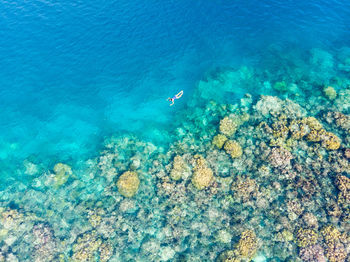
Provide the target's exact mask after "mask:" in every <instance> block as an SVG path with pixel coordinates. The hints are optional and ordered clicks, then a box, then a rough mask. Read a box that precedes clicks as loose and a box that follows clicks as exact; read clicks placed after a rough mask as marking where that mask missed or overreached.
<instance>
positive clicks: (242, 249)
mask: <svg viewBox="0 0 350 262" xmlns="http://www.w3.org/2000/svg"><path fill="white" fill-rule="evenodd" d="M257 250H258V239H257V237H256V235H255V233H254V231H252V230H246V231H244V232H242V234H241V238H240V240H239V242H238V245H237V252H238V254H239V256H241V257H243V258H245V259H252V258H253V257H254V256H255V254H256V251H257Z"/></svg>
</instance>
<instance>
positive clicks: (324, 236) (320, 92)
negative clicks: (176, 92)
mask: <svg viewBox="0 0 350 262" xmlns="http://www.w3.org/2000/svg"><path fill="white" fill-rule="evenodd" d="M285 60H287V61H284V60H283V61H280V62H281V63H285V67H284V68H285V71H283V70H282V69H281V70H282V71H281V72H280V73H279V75H278V76H274V73H273V72H274V71H273V70H272V69H271V71H270V72H269V69H266V70H265V69H264V71H263V72H260V71H259V68H251V67H245V66H242V67H240V68H238V69H237V70H235V69H225V70H223V71H222V72H218V71H215V72H214V73H212V74H209V75H208V76H206V78H205V79H204V80H201V81H200V82H199V84H198V88H197V89H196V90H195V92H194V96H193V97H192V98H191V99H190V100H191V101H189V102H188V105H187V106H186V107H185V108H184V109H183V113H181V114H179V115H181V121H179V122H176V121H175V123H174V132H173V133H171V132H170V133H169V136H170V138H171V139H170V141H171V143H170V144H168V145H166V146H164V145H157V144H154V143H151V142H148V141H144V140H142V139H140V138H139V137H137V136H136V135H132V134H124V135H118V136H114V137H110V138H107V139H106V140H105V143H104V144H103V146H102V149H101V150H100V152H99V154H98V156H97V157H95V158H91V159H88V160H86V161H81V162H80V165H79V166H77V165H74V164H71V163H69V164H70V165H69V166H68V163H65V164H62V163H59V164H56V165H54V168H53V172H52V171H51V168H52V166H51V167H47V169H46V171H43V172H42V174H40V175H37V176H36V177H34V178H33V180H32V181H31V182H30V185H29V186H25V185H23V184H14V185H13V186H10V187H8V188H7V189H6V190H3V191H1V192H0V196H1V202H0V261H45V260H43V259H42V257H44V258H45V259H46V261H216V260H219V261H226V262H228V261H327V260H328V261H347V260H349V259H350V257H349V248H348V247H349V244H350V235H349V232H350V228H349V221H350V220H349V218H350V206H349V203H350V182H349V181H350V115H349V114H350V111H349V110H350V89H349V86H350V80H349V79H348V75H347V74H346V73H347V72H345V73H344V72H343V71H339V72H338V71H337V72H334V70H331V69H333V68H334V66H335V63H337V62H339V63H341V64H342V65H347V64H348V61H341V60H339V59H333V56H332V55H331V54H329V53H327V52H326V51H323V50H320V49H313V50H311V51H310V53H309V57H308V58H307V59H304V60H305V61H304V64H305V65H303V66H305V67H306V68H307V69H308V70H301V69H300V68H290V67H288V66H287V65H289V64H290V63H289V61H288V57H285ZM299 66H301V65H299ZM339 66H340V65H339ZM340 68H344V67H343V66H341V67H340ZM302 69H304V68H302ZM283 74H285V75H284V76H283ZM331 74H337V75H331ZM335 77H336V78H337V81H335V80H334V79H335ZM267 78H268V79H267ZM270 83H274V85H273V86H272V87H271V84H270ZM236 85H238V86H239V88H241V89H243V90H246V91H247V92H249V91H251V93H253V94H246V95H244V96H243V97H241V96H240V97H238V98H239V99H236V100H235V99H234V98H232V97H230V96H229V95H230V94H232V93H234V92H235V90H233V89H234V88H235V87H236ZM325 86H326V87H327V88H325ZM329 87H332V88H333V89H331V88H329ZM210 88H216V90H212V89H210ZM268 88H269V89H268ZM253 89H254V90H255V91H256V90H265V91H266V92H264V95H260V93H258V94H256V92H255V93H254V92H253V91H254V90H253ZM310 89H311V90H312V91H310ZM218 92H222V93H220V94H218V95H217V96H215V94H216V93H218ZM82 162H83V163H82ZM26 166H28V164H26ZM40 170H41V169H40ZM36 172H39V169H37V171H36ZM73 174H74V175H73ZM33 176H35V174H34V173H33ZM40 259H41V260H40Z"/></svg>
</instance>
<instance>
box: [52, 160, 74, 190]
mask: <svg viewBox="0 0 350 262" xmlns="http://www.w3.org/2000/svg"><path fill="white" fill-rule="evenodd" d="M53 171H54V172H55V178H54V180H55V186H57V187H59V186H62V185H63V184H65V183H66V182H67V180H68V178H69V177H70V176H71V175H72V169H71V167H70V166H68V165H66V164H63V163H57V164H56V165H55V166H54V168H53Z"/></svg>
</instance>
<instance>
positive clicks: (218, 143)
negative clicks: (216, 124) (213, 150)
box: [212, 134, 228, 149]
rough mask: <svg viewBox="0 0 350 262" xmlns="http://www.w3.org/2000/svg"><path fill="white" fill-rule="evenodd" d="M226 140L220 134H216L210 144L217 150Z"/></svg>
mask: <svg viewBox="0 0 350 262" xmlns="http://www.w3.org/2000/svg"><path fill="white" fill-rule="evenodd" d="M227 139H228V138H227V137H226V136H224V135H222V134H217V135H216V136H214V138H213V142H212V144H213V145H214V146H216V147H217V148H219V149H221V148H222V147H223V145H224V144H225V142H226V141H227Z"/></svg>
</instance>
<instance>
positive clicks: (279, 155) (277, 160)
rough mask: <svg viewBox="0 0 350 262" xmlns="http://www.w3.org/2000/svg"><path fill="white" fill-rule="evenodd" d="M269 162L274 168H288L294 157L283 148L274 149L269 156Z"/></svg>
mask: <svg viewBox="0 0 350 262" xmlns="http://www.w3.org/2000/svg"><path fill="white" fill-rule="evenodd" d="M268 159H269V162H270V164H271V165H272V166H273V167H286V166H288V165H289V164H290V160H291V159H293V155H292V154H291V153H290V152H289V151H288V150H287V149H284V148H282V147H274V148H272V150H271V153H270V155H269V158H268Z"/></svg>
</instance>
